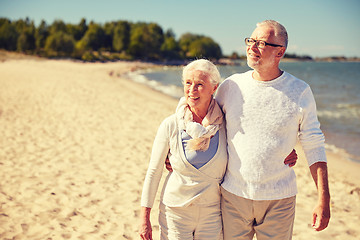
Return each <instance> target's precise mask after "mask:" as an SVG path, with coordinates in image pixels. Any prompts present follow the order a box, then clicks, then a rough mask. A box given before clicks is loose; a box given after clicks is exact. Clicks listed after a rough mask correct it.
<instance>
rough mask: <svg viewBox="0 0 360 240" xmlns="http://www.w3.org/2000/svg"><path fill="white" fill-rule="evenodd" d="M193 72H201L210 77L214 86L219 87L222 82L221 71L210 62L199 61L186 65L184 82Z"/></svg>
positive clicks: (183, 75) (183, 76)
mask: <svg viewBox="0 0 360 240" xmlns="http://www.w3.org/2000/svg"><path fill="white" fill-rule="evenodd" d="M193 71H201V72H203V73H205V74H206V75H207V76H208V77H209V80H210V83H211V85H213V86H216V85H218V84H219V83H220V81H221V76H220V73H219V70H218V69H217V67H216V66H215V64H213V63H212V62H210V61H209V60H206V59H198V60H194V61H192V62H191V63H189V64H188V65H186V66H185V67H184V69H183V73H182V79H183V82H184V81H185V80H186V79H185V78H186V76H187V75H188V74H190V73H191V72H193Z"/></svg>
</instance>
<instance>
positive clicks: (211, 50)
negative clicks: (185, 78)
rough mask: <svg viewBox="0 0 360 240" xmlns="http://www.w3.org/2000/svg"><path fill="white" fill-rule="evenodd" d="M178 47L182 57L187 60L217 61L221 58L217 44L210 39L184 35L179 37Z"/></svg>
mask: <svg viewBox="0 0 360 240" xmlns="http://www.w3.org/2000/svg"><path fill="white" fill-rule="evenodd" d="M179 45H180V47H181V50H182V54H183V56H184V57H187V58H200V57H206V58H215V59H219V58H220V57H221V56H222V51H221V48H220V46H219V44H217V43H216V42H215V41H214V40H213V39H211V38H210V37H206V36H202V35H196V34H191V33H186V34H184V35H182V36H181V37H180V40H179Z"/></svg>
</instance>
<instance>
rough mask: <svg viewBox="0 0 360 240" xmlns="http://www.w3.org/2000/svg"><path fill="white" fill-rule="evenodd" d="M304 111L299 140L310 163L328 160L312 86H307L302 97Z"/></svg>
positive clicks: (302, 111)
mask: <svg viewBox="0 0 360 240" xmlns="http://www.w3.org/2000/svg"><path fill="white" fill-rule="evenodd" d="M300 111H301V113H302V117H301V121H300V127H299V140H300V143H301V145H302V148H303V150H304V152H305V156H306V159H307V161H308V165H309V166H311V165H312V164H314V163H316V162H326V154H325V138H324V134H323V133H322V131H321V129H320V122H319V121H318V118H317V113H316V103H315V99H314V96H313V94H312V92H311V89H310V87H307V88H306V89H305V91H304V92H303V94H302V96H301V98H300Z"/></svg>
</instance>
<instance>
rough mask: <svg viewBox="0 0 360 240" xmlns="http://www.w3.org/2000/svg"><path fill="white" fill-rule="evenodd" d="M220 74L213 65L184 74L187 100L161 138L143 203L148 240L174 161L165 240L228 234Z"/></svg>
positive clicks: (191, 67)
mask: <svg viewBox="0 0 360 240" xmlns="http://www.w3.org/2000/svg"><path fill="white" fill-rule="evenodd" d="M220 80H221V78H220V73H219V71H218V70H217V68H216V66H215V65H214V64H213V63H211V62H210V61H208V60H204V59H200V60H195V61H193V62H191V63H190V64H188V65H187V66H186V67H185V68H184V69H183V84H184V93H185V97H183V98H181V99H180V102H179V104H178V107H177V109H176V113H175V114H173V115H171V116H170V117H168V118H166V119H165V120H164V121H163V122H162V123H161V125H160V127H159V129H158V132H157V135H156V137H155V141H154V145H153V150H152V154H151V160H150V164H149V168H148V171H147V174H146V177H145V183H144V188H143V193H142V198H141V205H142V210H141V212H142V214H141V216H142V223H141V227H140V235H141V237H142V239H152V236H151V235H152V234H151V223H150V211H151V207H152V205H153V203H154V199H155V195H156V192H157V188H158V185H159V181H160V178H161V174H162V171H163V166H164V162H165V160H166V158H167V157H168V158H169V160H170V163H171V166H172V169H173V171H172V172H169V175H168V176H167V179H166V181H165V184H164V186H163V190H162V194H161V204H160V216H159V224H160V231H161V239H194V238H195V239H219V238H220V236H221V231H222V223H221V213H220V190H219V184H220V182H221V180H222V178H223V176H224V173H225V170H226V164H227V150H226V134H225V127H224V126H225V123H224V120H223V113H222V111H221V109H220V108H219V106H218V104H217V103H216V101H215V100H214V98H213V94H214V92H215V91H216V89H217V87H218V85H219V83H220Z"/></svg>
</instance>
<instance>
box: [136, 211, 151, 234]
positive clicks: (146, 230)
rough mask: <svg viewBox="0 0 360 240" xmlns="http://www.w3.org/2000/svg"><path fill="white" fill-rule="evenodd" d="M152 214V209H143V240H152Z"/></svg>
mask: <svg viewBox="0 0 360 240" xmlns="http://www.w3.org/2000/svg"><path fill="white" fill-rule="evenodd" d="M150 212H151V208H147V207H141V213H140V218H141V219H140V227H139V234H140V237H141V239H143V240H152V228H151V222H150Z"/></svg>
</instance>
